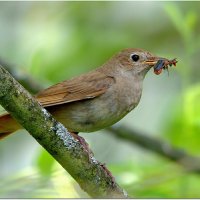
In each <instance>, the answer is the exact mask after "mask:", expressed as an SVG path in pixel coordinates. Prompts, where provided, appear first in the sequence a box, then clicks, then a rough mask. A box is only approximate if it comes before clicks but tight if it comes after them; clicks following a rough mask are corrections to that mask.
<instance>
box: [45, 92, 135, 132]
mask: <svg viewBox="0 0 200 200" xmlns="http://www.w3.org/2000/svg"><path fill="white" fill-rule="evenodd" d="M102 97H103V95H102V96H101V97H97V98H94V99H88V100H82V101H77V102H73V103H66V104H63V105H58V106H53V107H49V108H47V109H48V110H49V111H50V112H51V113H52V115H53V116H54V117H55V118H56V119H57V120H58V121H60V122H61V123H63V124H64V125H65V126H66V128H68V129H69V130H70V131H74V132H93V131H97V130H100V129H103V128H105V127H109V126H111V125H113V124H114V123H116V122H117V121H119V120H120V119H121V118H123V117H124V116H125V115H126V114H127V113H128V112H129V111H130V106H129V107H127V108H126V106H122V105H121V106H119V102H118V101H117V100H116V99H113V100H111V99H106V101H105V99H104V101H102V99H101V98H102ZM103 98H105V97H103ZM108 98H109V97H108ZM135 106H136V104H135V105H133V106H132V107H133V108H134V107H135Z"/></svg>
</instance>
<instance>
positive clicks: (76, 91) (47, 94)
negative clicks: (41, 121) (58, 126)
mask: <svg viewBox="0 0 200 200" xmlns="http://www.w3.org/2000/svg"><path fill="white" fill-rule="evenodd" d="M113 83H114V78H113V77H111V76H106V75H105V74H103V73H101V72H99V71H92V72H90V73H88V74H84V75H81V76H79V77H76V78H73V79H70V80H66V81H64V82H61V83H58V84H56V85H53V86H51V87H49V88H47V89H45V90H43V91H41V92H40V93H39V94H38V95H37V96H36V98H37V100H38V101H39V102H40V103H41V104H42V105H43V106H45V107H48V106H53V105H58V104H64V103H69V102H73V101H80V100H84V99H91V98H94V97H97V96H99V95H101V94H103V93H105V92H106V90H107V89H108V88H109V87H110V86H111V85H112V84H113Z"/></svg>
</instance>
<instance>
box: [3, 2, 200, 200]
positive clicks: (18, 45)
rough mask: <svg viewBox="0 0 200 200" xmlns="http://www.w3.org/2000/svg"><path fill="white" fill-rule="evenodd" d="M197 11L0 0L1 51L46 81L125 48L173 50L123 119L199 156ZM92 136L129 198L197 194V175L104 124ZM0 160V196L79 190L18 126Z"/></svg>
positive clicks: (191, 6)
mask: <svg viewBox="0 0 200 200" xmlns="http://www.w3.org/2000/svg"><path fill="white" fill-rule="evenodd" d="M199 9H200V3H199V2H148V1H146V2H0V25H1V26H0V27H2V28H1V31H0V43H1V47H0V59H3V60H5V61H6V62H8V63H11V64H13V65H14V66H15V67H16V68H18V69H20V70H24V71H26V72H27V73H29V74H31V75H32V76H33V77H34V79H35V80H36V81H38V83H40V84H41V85H44V86H48V85H51V84H53V83H57V82H60V81H62V80H64V79H68V78H70V77H73V76H75V75H78V74H81V73H84V72H86V71H89V70H91V69H93V68H95V67H97V66H100V65H101V64H102V63H103V62H104V61H105V60H107V59H108V58H109V57H110V56H111V55H113V54H114V53H116V52H117V51H119V50H121V49H123V48H127V47H136V48H144V49H146V50H149V51H151V52H153V53H155V54H157V55H160V56H164V57H169V58H173V57H177V59H178V64H177V68H170V76H169V77H168V78H166V75H165V74H162V75H161V76H159V77H155V76H154V75H153V74H152V73H149V74H148V77H147V78H146V79H147V80H145V84H144V94H143V98H142V102H141V103H140V104H141V106H140V107H139V108H137V109H136V110H135V111H133V115H131V117H130V119H129V118H128V117H127V118H126V119H124V121H123V122H122V123H126V124H128V125H129V126H133V127H137V128H138V127H139V128H141V130H144V131H146V132H147V133H148V134H152V133H153V132H155V133H156V134H157V133H159V134H157V135H156V136H157V137H160V138H162V139H165V140H167V141H169V142H170V143H172V144H173V145H174V146H177V147H181V148H182V149H184V150H185V151H187V152H189V153H191V154H196V155H198V154H199V152H200V148H199V141H200V140H199V139H200V134H199V133H200V103H199V102H200V101H199V99H200V81H199V77H200V68H199V54H200V34H199V33H200V26H199V23H200V16H199V14H198V13H199ZM171 82H172V83H171ZM163 102H165V103H163ZM147 109H148V110H147ZM159 110H160V114H159ZM139 113H141V114H139ZM146 116H151V117H150V118H148V119H147V120H146V118H145V117H146ZM152 116H154V117H152ZM132 119H134V120H132ZM144 124H145V126H144ZM94 134H95V136H94V135H87V136H85V135H84V137H86V138H87V140H88V141H89V143H90V146H91V148H92V149H93V150H94V152H95V155H96V157H97V158H98V159H99V160H101V161H102V162H106V163H107V166H108V168H109V169H110V170H111V172H112V173H113V175H114V176H115V178H116V180H117V181H118V183H119V184H120V185H121V186H122V187H123V188H124V189H125V190H127V192H128V193H129V195H130V196H134V197H138V198H199V197H200V192H199V188H198V186H199V184H200V177H199V175H197V174H190V173H186V172H184V171H183V170H182V168H181V167H180V166H178V165H176V164H174V163H171V162H170V161H168V160H166V159H164V158H161V157H159V156H157V155H154V154H152V153H150V152H148V151H146V150H145V151H144V150H142V149H140V148H138V147H137V146H134V145H133V144H132V145H130V144H128V143H126V142H123V141H118V140H115V139H114V138H112V137H109V136H107V134H104V132H101V135H103V136H100V134H99V133H94ZM107 140H108V142H109V143H108V145H107V143H106V142H107ZM10 147H12V148H10ZM8 148H9V149H8ZM13 149H15V150H14V151H15V152H13ZM14 153H15V154H14ZM20 155H21V157H19V156H20ZM15 156H17V158H16V160H15V159H14V157H15ZM27 157H28V158H29V160H27ZM0 158H1V165H0V169H1V170H0V171H1V173H0V177H1V183H0V197H9V198H13V197H18V198H20V197H21V198H22V197H24V198H31V197H32V198H43V197H49V198H50V197H60V198H67V197H68V198H69V197H70V198H78V197H87V195H86V194H85V193H84V192H83V191H81V189H80V188H79V187H78V185H77V184H76V183H75V181H74V180H73V179H72V178H71V177H70V175H68V174H67V173H66V172H64V170H63V169H61V167H60V166H59V165H58V164H57V163H56V162H55V161H54V160H53V159H52V157H51V156H50V155H48V153H47V152H46V151H45V150H43V149H41V147H39V145H38V144H36V143H34V141H33V139H32V138H31V137H29V136H28V135H27V134H24V135H21V136H20V134H18V135H14V136H13V138H12V137H10V138H8V140H6V141H5V142H4V141H3V142H1V143H0ZM10 158H13V159H10ZM11 165H14V166H13V169H12V170H11V167H10V166H11ZM8 174H9V175H8Z"/></svg>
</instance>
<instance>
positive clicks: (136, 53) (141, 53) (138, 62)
mask: <svg viewBox="0 0 200 200" xmlns="http://www.w3.org/2000/svg"><path fill="white" fill-rule="evenodd" d="M114 57H115V59H116V60H117V62H118V63H119V65H118V66H120V67H121V68H123V69H124V70H125V71H126V70H127V71H129V70H130V71H132V72H133V73H134V74H141V75H144V76H145V74H146V73H147V72H148V71H149V69H151V68H152V67H154V66H155V65H156V64H157V62H158V60H161V59H163V58H161V57H158V56H155V55H153V54H152V53H150V52H148V51H145V50H142V49H133V48H129V49H124V50H122V51H121V52H119V53H118V54H116V55H115V56H114Z"/></svg>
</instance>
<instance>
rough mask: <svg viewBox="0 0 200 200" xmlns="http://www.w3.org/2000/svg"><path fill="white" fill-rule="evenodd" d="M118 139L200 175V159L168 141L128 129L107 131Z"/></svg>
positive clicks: (114, 128)
mask: <svg viewBox="0 0 200 200" xmlns="http://www.w3.org/2000/svg"><path fill="white" fill-rule="evenodd" d="M107 130H108V131H109V132H110V133H111V134H112V135H114V136H116V137H117V138H120V140H121V139H123V140H126V141H128V142H131V143H134V144H136V145H139V146H140V147H143V148H145V149H146V150H148V151H149V150H150V151H152V152H154V153H157V154H159V155H161V156H163V157H165V158H167V159H170V160H172V161H175V162H177V163H178V164H180V165H182V166H183V167H184V168H185V170H186V171H190V172H195V173H200V158H198V157H194V156H191V155H189V154H187V153H186V152H185V151H184V150H183V149H179V148H177V147H176V148H175V147H173V146H172V145H171V144H170V143H168V142H166V141H161V140H158V139H156V138H153V137H152V136H148V135H147V134H143V133H141V132H139V131H135V130H132V129H130V128H128V127H123V126H121V127H119V126H117V127H114V126H113V127H110V128H108V129H107Z"/></svg>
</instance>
